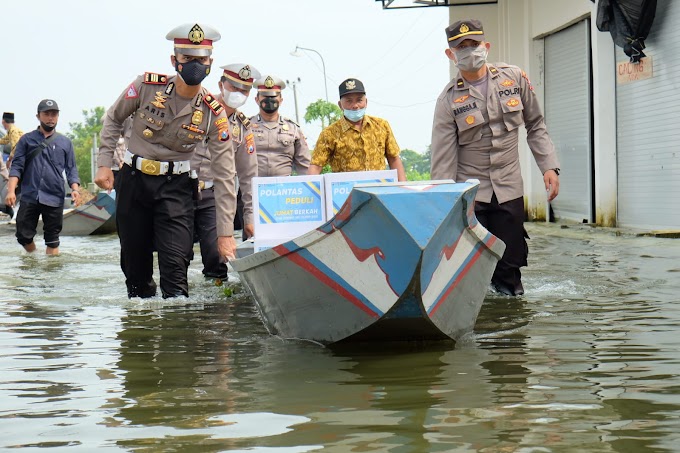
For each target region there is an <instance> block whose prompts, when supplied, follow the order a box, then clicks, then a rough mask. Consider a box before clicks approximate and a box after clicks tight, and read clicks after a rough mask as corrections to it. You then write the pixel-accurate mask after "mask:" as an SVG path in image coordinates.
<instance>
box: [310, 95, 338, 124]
mask: <svg viewBox="0 0 680 453" xmlns="http://www.w3.org/2000/svg"><path fill="white" fill-rule="evenodd" d="M341 117H342V110H340V107H338V106H337V104H333V103H332V102H326V101H324V100H323V99H319V100H318V101H316V102H312V103H311V104H309V105H308V106H307V110H306V111H305V121H306V122H307V123H311V122H312V121H317V120H320V121H321V127H322V128H325V127H326V126H329V125H330V124H331V123H333V122H334V121H337V120H339V119H340V118H341Z"/></svg>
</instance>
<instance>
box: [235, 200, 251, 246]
mask: <svg viewBox="0 0 680 453" xmlns="http://www.w3.org/2000/svg"><path fill="white" fill-rule="evenodd" d="M243 226H244V224H243V200H242V199H241V189H240V188H239V189H238V192H236V214H235V215H234V230H242V229H243ZM246 239H248V238H243V240H244V241H245V240H246Z"/></svg>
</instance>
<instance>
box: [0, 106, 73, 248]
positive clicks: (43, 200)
mask: <svg viewBox="0 0 680 453" xmlns="http://www.w3.org/2000/svg"><path fill="white" fill-rule="evenodd" d="M36 117H37V118H38V121H40V125H39V126H38V128H37V129H35V130H34V131H32V132H29V133H27V134H24V135H23V136H22V137H21V139H20V140H19V143H17V148H16V153H15V154H14V160H13V161H12V168H11V169H10V172H9V184H8V188H7V197H6V198H5V203H6V204H7V206H11V207H14V205H15V204H16V201H17V196H16V188H17V185H19V184H21V205H20V206H19V213H18V214H17V219H16V225H17V232H16V237H17V241H18V242H19V244H21V245H22V246H23V247H24V249H26V251H27V252H33V251H34V250H35V248H36V247H35V242H33V238H34V237H35V234H36V229H37V226H38V217H39V216H41V215H42V219H43V231H44V238H45V245H46V247H47V250H46V253H47V254H48V255H58V254H59V233H60V232H61V227H62V223H63V220H64V198H65V196H66V190H65V188H64V176H63V173H64V172H65V173H66V179H67V180H68V185H69V187H70V188H71V197H72V198H73V201H74V202H77V201H78V200H79V198H80V194H79V192H78V187H80V179H79V178H78V169H77V168H76V156H75V153H74V152H73V143H71V140H70V139H69V138H68V137H66V136H64V135H62V134H59V133H58V132H57V131H55V128H56V127H57V121H58V120H59V107H58V106H57V103H56V102H55V101H53V100H51V99H43V100H42V101H40V104H38V114H37V115H36Z"/></svg>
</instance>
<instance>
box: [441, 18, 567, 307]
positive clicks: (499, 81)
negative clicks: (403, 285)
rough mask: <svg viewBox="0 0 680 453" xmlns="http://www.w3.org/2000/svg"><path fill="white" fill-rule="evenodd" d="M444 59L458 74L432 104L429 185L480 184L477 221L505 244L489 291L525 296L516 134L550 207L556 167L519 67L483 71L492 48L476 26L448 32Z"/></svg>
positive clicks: (537, 108)
mask: <svg viewBox="0 0 680 453" xmlns="http://www.w3.org/2000/svg"><path fill="white" fill-rule="evenodd" d="M446 37H447V40H448V45H449V46H448V48H447V49H446V55H447V57H448V58H449V59H450V60H452V61H453V62H454V63H455V65H456V67H457V68H458V74H457V75H456V76H455V77H454V78H453V80H451V82H449V84H448V85H446V87H444V91H443V92H442V94H441V95H440V96H439V98H438V99H437V103H436V105H435V113H434V122H433V126H432V145H431V149H432V168H431V174H432V179H448V178H450V179H453V180H455V181H465V180H467V179H473V178H474V179H479V181H480V185H479V190H478V191H477V198H476V203H475V214H476V216H477V218H478V220H479V221H480V223H481V224H482V225H484V226H485V227H486V228H487V229H488V230H489V231H490V232H491V233H493V234H494V235H496V236H498V237H499V238H500V239H502V240H503V242H505V245H506V249H505V253H504V255H503V257H502V258H501V260H500V261H499V262H498V264H497V266H496V270H495V271H494V274H493V277H492V280H491V283H492V286H493V287H494V288H495V289H496V290H497V291H499V292H501V293H503V294H507V295H521V294H524V287H523V285H522V280H521V276H522V274H521V272H520V267H522V266H526V265H527V255H528V247H527V243H526V240H525V237H528V236H527V234H526V231H525V230H524V187H523V182H522V173H521V169H520V163H519V150H518V136H519V132H518V131H519V127H520V126H521V125H522V124H524V126H525V127H526V130H527V141H528V143H529V148H530V149H531V152H532V154H533V156H534V159H535V160H536V163H537V164H538V167H539V169H540V170H541V172H542V173H543V181H544V183H545V188H546V190H547V191H548V199H549V200H552V199H554V198H555V197H556V196H557V194H558V192H559V177H558V174H559V166H560V164H559V161H558V159H557V154H556V152H555V147H554V146H553V143H552V141H551V140H550V137H549V136H548V133H547V131H546V127H545V122H544V120H543V114H542V113H541V109H540V106H539V104H538V100H537V98H536V94H535V93H534V91H533V87H532V86H531V83H530V82H529V78H528V77H527V75H526V74H525V73H524V71H522V70H521V69H520V68H518V67H517V66H511V65H508V64H505V63H497V64H488V63H487V62H486V58H487V56H488V50H489V48H490V47H491V46H490V44H489V43H488V42H486V41H485V40H484V29H483V27H482V23H481V22H480V21H478V20H474V19H466V20H462V21H458V22H456V23H454V24H452V25H450V26H449V27H447V28H446Z"/></svg>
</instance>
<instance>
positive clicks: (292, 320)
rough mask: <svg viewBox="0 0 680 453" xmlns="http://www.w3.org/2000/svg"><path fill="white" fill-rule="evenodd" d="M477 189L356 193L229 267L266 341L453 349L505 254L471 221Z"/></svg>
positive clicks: (244, 252)
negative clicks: (325, 216) (322, 218)
mask: <svg viewBox="0 0 680 453" xmlns="http://www.w3.org/2000/svg"><path fill="white" fill-rule="evenodd" d="M478 186H479V181H476V180H475V181H468V182H466V183H454V182H453V181H425V182H423V181H421V182H414V183H411V182H409V183H393V184H362V185H356V186H354V188H353V189H352V192H351V193H350V196H349V198H348V199H347V201H346V202H345V204H344V205H343V206H342V208H341V209H340V211H339V212H338V213H337V214H336V216H335V217H334V218H332V219H331V220H329V221H328V222H326V223H325V224H324V225H322V226H320V227H319V228H317V229H315V230H312V231H310V232H308V233H306V234H304V235H302V236H299V237H297V238H295V239H294V240H291V241H288V242H285V243H283V244H280V245H277V246H274V247H272V248H270V249H266V250H262V251H260V252H257V253H252V251H253V242H251V241H246V242H244V243H242V244H241V245H239V247H238V248H237V255H238V258H237V259H236V260H234V261H232V262H231V264H232V266H233V268H234V269H235V270H236V271H238V273H239V275H240V278H241V281H242V282H243V283H244V285H245V286H246V287H247V288H248V289H249V290H250V291H251V293H252V295H253V298H254V299H255V302H256V304H257V306H258V308H259V311H260V313H261V315H262V319H263V321H264V323H265V325H266V326H267V328H268V329H269V331H270V332H271V333H272V334H276V335H279V336H281V337H283V338H297V339H307V340H312V341H316V342H319V343H323V344H330V343H336V342H346V341H364V340H366V341H373V340H390V341H391V340H441V339H450V340H456V339H458V338H460V337H461V336H462V335H464V334H465V333H468V332H470V331H471V330H472V329H473V327H474V324H475V321H476V319H477V315H478V313H479V310H480V308H481V305H482V302H483V300H484V297H485V295H486V292H487V290H488V288H489V282H490V281H491V275H492V273H493V270H494V268H495V266H496V262H497V261H498V259H500V257H501V256H502V254H503V251H504V250H505V244H503V242H502V241H500V240H499V239H497V238H496V237H495V236H493V235H492V234H491V233H489V232H488V231H487V230H486V229H485V228H484V227H483V226H482V225H481V224H480V223H479V222H478V221H477V218H476V217H475V214H474V198H475V194H476V193H477V188H478Z"/></svg>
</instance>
